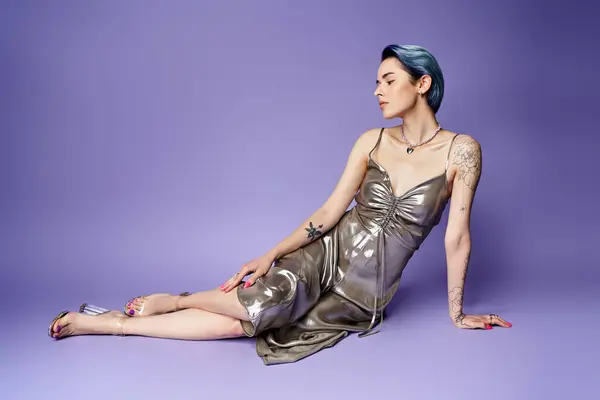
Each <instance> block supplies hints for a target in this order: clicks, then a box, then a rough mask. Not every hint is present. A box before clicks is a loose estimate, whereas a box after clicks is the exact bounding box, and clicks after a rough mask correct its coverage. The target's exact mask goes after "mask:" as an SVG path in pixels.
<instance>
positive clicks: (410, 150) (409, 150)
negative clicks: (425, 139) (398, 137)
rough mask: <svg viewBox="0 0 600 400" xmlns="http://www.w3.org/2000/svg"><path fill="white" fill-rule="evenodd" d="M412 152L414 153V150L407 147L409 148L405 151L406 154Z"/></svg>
mask: <svg viewBox="0 0 600 400" xmlns="http://www.w3.org/2000/svg"><path fill="white" fill-rule="evenodd" d="M413 151H415V149H413V148H412V147H409V148H407V149H406V152H407V153H408V154H410V153H412V152H413Z"/></svg>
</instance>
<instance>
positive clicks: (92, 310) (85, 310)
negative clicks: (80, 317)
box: [79, 303, 110, 315]
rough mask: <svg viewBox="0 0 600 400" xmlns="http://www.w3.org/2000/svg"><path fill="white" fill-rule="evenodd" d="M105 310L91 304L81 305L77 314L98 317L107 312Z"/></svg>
mask: <svg viewBox="0 0 600 400" xmlns="http://www.w3.org/2000/svg"><path fill="white" fill-rule="evenodd" d="M109 311H110V310H107V309H106V308H102V307H98V306H95V305H92V304H88V303H83V304H82V305H81V306H79V312H80V313H82V314H87V315H100V314H105V313H107V312H109Z"/></svg>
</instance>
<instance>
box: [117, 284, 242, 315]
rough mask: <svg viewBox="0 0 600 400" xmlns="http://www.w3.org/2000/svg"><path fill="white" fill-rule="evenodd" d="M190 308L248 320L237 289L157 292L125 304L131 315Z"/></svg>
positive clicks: (126, 310)
mask: <svg viewBox="0 0 600 400" xmlns="http://www.w3.org/2000/svg"><path fill="white" fill-rule="evenodd" d="M241 290H244V289H241ZM190 308H193V309H202V310H206V311H210V312H213V313H217V314H222V315H227V316H229V317H233V318H236V319H242V320H248V314H247V313H246V309H245V308H244V307H243V306H242V304H241V303H240V301H239V300H238V298H237V289H234V290H232V291H230V292H228V293H224V292H222V291H221V290H220V289H218V288H217V289H212V290H207V291H205V292H198V293H194V294H191V295H189V296H174V295H170V294H167V293H157V294H153V295H150V296H147V297H145V298H143V297H142V298H136V299H133V300H132V301H131V302H129V303H127V305H126V306H125V312H126V313H128V314H129V315H131V316H150V315H158V314H163V313H168V312H173V311H177V310H183V309H190ZM140 311H141V313H140ZM132 312H133V313H132Z"/></svg>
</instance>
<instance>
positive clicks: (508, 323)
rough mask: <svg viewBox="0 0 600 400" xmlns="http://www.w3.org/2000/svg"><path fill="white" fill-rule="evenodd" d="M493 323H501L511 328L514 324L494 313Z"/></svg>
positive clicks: (500, 324)
mask: <svg viewBox="0 0 600 400" xmlns="http://www.w3.org/2000/svg"><path fill="white" fill-rule="evenodd" d="M492 323H493V324H496V325H499V326H501V327H503V328H510V327H511V326H512V324H511V323H510V322H508V321H505V320H504V319H502V318H500V316H498V315H496V314H492Z"/></svg>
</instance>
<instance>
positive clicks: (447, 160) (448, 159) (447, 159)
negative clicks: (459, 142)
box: [445, 134, 459, 172]
mask: <svg viewBox="0 0 600 400" xmlns="http://www.w3.org/2000/svg"><path fill="white" fill-rule="evenodd" d="M458 135H459V134H456V135H454V137H453V138H452V140H451V141H450V147H448V154H447V155H446V169H445V171H446V172H448V162H449V161H450V151H451V150H452V143H454V139H456V137H457V136H458Z"/></svg>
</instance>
